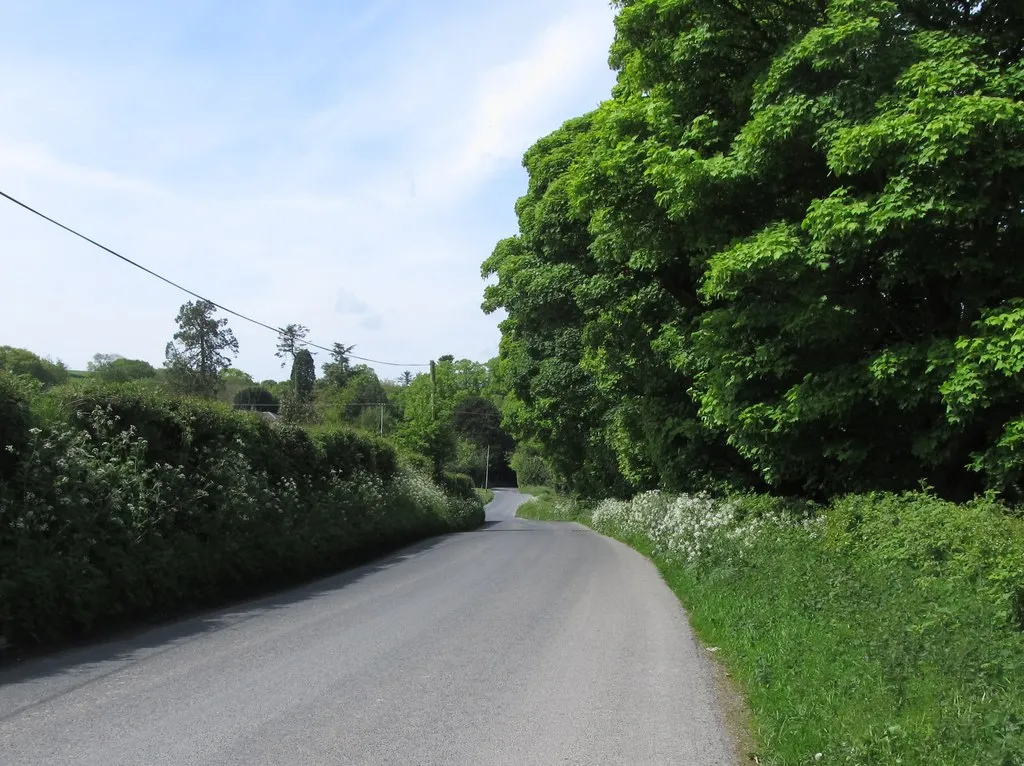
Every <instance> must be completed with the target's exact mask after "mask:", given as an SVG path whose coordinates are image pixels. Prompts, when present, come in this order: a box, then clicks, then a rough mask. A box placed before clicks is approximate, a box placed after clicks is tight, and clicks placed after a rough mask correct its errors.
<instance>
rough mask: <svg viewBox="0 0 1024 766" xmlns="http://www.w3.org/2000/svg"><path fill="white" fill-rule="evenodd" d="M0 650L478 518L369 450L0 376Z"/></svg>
mask: <svg viewBox="0 0 1024 766" xmlns="http://www.w3.org/2000/svg"><path fill="white" fill-rule="evenodd" d="M0 438H2V440H3V441H2V444H0V455H2V457H0V645H5V644H6V645H13V646H28V645H32V644H34V643H38V642H51V641H55V640H60V639H63V638H66V637H69V636H72V635H76V634H79V633H81V632H83V631H88V630H90V629H93V628H95V627H97V626H99V625H102V624H104V623H106V622H109V621H110V620H126V619H134V618H136V617H139V616H143V615H150V614H154V613H156V614H160V613H170V612H173V611H175V610H178V609H181V608H187V607H191V606H196V605H201V604H207V603H211V602H214V601H217V600H219V599H222V598H225V597H228V596H230V595H233V594H236V593H244V592H251V591H252V590H253V589H257V588H261V587H266V586H270V585H275V584H283V583H288V582H295V581H297V580H299V579H302V578H308V577H311V576H315V575H320V574H325V573H329V572H331V571H334V570H336V569H338V568H339V567H343V566H345V565H349V564H352V563H354V562H357V561H359V560H363V559H365V558H366V557H368V556H370V555H372V554H373V553H376V552H380V551H383V550H385V549H388V548H393V547H395V546H399V545H402V544H404V543H407V542H411V541H413V540H416V539H419V538H422V537H425V536H428V535H432V534H437V533H442V532H448V531H453V530H459V529H466V528H469V527H472V526H474V525H477V524H479V523H481V522H482V520H483V512H482V508H481V505H480V503H479V502H478V501H477V500H475V498H474V499H469V498H468V497H463V496H462V494H460V495H459V496H453V495H449V494H446V493H445V492H444V490H442V489H441V488H440V487H439V486H437V485H436V484H434V483H433V482H432V481H431V480H430V479H429V478H428V477H427V476H424V475H422V474H421V473H419V472H418V471H417V470H416V469H415V468H413V467H411V466H409V465H407V464H405V463H400V461H399V458H398V456H397V454H396V453H395V451H394V450H393V449H392V448H391V447H390V446H389V445H388V444H387V443H385V442H383V441H382V440H379V439H376V438H368V437H366V436H363V435H360V434H355V433H351V432H347V431H327V432H320V433H317V434H316V435H315V436H310V435H309V434H307V433H306V432H304V431H302V430H300V429H294V428H287V427H277V426H274V425H271V424H268V423H267V422H266V421H264V420H263V419H262V418H260V417H259V416H258V415H254V414H251V413H243V412H236V411H232V410H231V409H229V408H228V407H226V406H223V405H219V404H217V403H211V402H205V401H199V400H189V399H178V398H168V397H162V396H159V395H156V394H153V393H151V392H146V391H143V390H141V389H139V388H136V387H132V386H130V385H129V386H121V387H86V388H84V389H76V390H63V391H62V390H57V391H54V392H50V393H46V394H37V393H35V392H34V391H33V390H32V389H31V388H28V387H26V386H24V385H22V384H21V383H19V382H17V381H14V380H12V379H11V378H10V377H9V376H2V375H0Z"/></svg>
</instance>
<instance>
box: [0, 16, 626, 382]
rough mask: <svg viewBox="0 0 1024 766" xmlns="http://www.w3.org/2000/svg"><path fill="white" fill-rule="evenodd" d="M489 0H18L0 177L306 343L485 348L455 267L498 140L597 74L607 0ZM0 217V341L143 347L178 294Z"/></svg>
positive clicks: (490, 217)
mask: <svg viewBox="0 0 1024 766" xmlns="http://www.w3.org/2000/svg"><path fill="white" fill-rule="evenodd" d="M26 6H31V7H26ZM505 6H506V4H494V5H493V6H492V5H491V4H468V3H467V4H461V3H460V4H458V5H453V6H451V7H450V8H449V9H448V10H447V11H443V10H442V11H440V12H439V10H438V8H437V6H431V7H429V8H425V7H421V6H419V5H415V6H414V5H411V4H405V3H397V2H392V3H387V4H375V5H371V6H369V7H365V6H358V8H360V9H361V11H360V12H359V13H355V12H353V10H352V9H351V8H349V7H347V4H345V5H341V6H339V5H337V4H333V3H299V4H296V8H293V7H292V5H291V4H287V5H286V4H278V3H274V2H267V3H264V4H260V5H258V6H256V5H254V8H257V9H258V10H254V11H253V12H252V13H251V14H246V15H245V18H242V16H241V15H240V14H239V13H237V12H229V11H228V10H225V9H226V8H228V7H229V6H225V5H222V4H219V3H214V2H212V0H211V1H210V2H200V1H199V0H190V1H189V2H186V3H183V4H181V5H180V6H179V5H177V4H176V5H174V6H166V7H164V8H161V9H160V10H159V12H158V14H159V15H157V16H154V15H153V14H154V13H157V12H156V11H150V12H149V13H148V14H147V13H146V12H144V11H143V10H141V9H140V7H133V9H132V10H131V11H130V12H129V13H127V14H124V15H122V16H121V17H118V15H117V14H116V13H114V12H113V11H112V9H115V8H116V9H122V8H123V4H110V5H105V4H103V3H99V4H91V5H90V7H88V8H84V7H82V6H79V5H78V4H71V3H70V2H68V3H52V2H51V3H40V4H23V6H22V7H20V10H19V11H18V12H17V13H16V14H13V20H9V22H8V23H6V24H5V26H4V28H2V29H0V65H3V66H5V67H6V70H7V71H17V72H19V73H21V75H20V76H19V77H18V78H6V80H5V81H4V82H2V83H0V108H2V109H3V110H4V112H5V114H6V115H11V116H12V117H11V119H10V120H5V123H4V125H3V126H0V178H2V179H3V180H2V183H0V188H3V189H4V190H5V191H8V192H9V193H12V194H15V196H18V195H21V196H24V198H25V199H26V201H27V202H29V203H30V204H33V203H35V204H38V205H39V206H40V207H41V208H43V209H44V210H45V211H47V212H52V214H54V215H55V216H57V217H59V218H61V219H65V220H66V221H67V222H68V223H69V224H71V225H74V226H77V227H80V228H82V229H83V230H84V231H85V232H86V233H88V234H90V236H95V237H96V238H98V239H100V240H101V241H103V242H105V243H107V244H109V245H111V246H112V247H115V248H119V249H121V250H122V251H123V252H125V254H127V255H130V256H132V257H135V258H137V259H139V260H140V261H142V262H144V263H145V264H146V265H147V266H150V267H151V268H154V269H155V270H158V271H160V272H162V273H166V274H167V275H168V276H169V277H171V278H174V279H177V280H179V281H182V282H183V283H185V284H186V285H188V286H190V287H193V289H196V290H198V291H199V292H202V293H205V294H208V295H210V296H211V297H214V298H215V299H216V300H218V301H219V302H222V303H224V304H226V305H228V306H231V307H233V308H236V309H238V310H240V311H243V312H246V313H251V314H254V315H256V316H258V317H260V318H261V319H265V320H266V321H269V322H270V323H272V324H275V325H283V324H286V323H289V322H301V323H303V324H306V325H308V326H309V327H311V328H312V332H311V337H312V338H313V339H314V340H316V341H317V342H319V343H323V344H325V345H328V344H330V343H332V342H335V341H343V342H345V343H358V344H359V349H360V351H361V352H362V353H364V354H366V355H368V356H372V357H374V358H381V359H388V358H391V359H395V360H396V361H426V360H428V359H430V358H436V356H438V355H440V354H444V353H454V354H456V355H459V356H463V355H465V356H473V357H480V356H485V355H491V354H494V353H496V351H497V339H498V336H497V331H496V329H495V319H494V318H493V317H484V316H483V315H482V314H481V313H480V311H479V304H480V300H481V291H482V284H481V282H480V280H479V276H478V274H479V268H478V267H479V263H480V261H481V260H483V258H485V257H486V256H487V255H488V254H489V252H490V249H491V247H493V244H494V243H495V242H496V241H497V240H498V239H499V238H501V237H503V236H506V235H508V234H509V233H511V232H512V231H513V230H514V226H515V221H514V216H513V212H512V209H513V203H514V201H515V198H516V197H517V196H518V195H519V194H521V193H522V191H523V190H524V188H525V176H524V174H523V172H522V170H521V169H520V167H519V160H520V157H521V154H522V152H523V151H524V150H525V149H526V148H527V147H528V146H529V145H530V144H531V143H532V142H533V141H534V140H536V138H538V137H540V136H541V135H542V134H544V133H546V132H548V131H550V130H552V129H554V128H555V127H557V126H558V124H560V123H561V122H562V121H563V120H565V119H567V118H569V117H572V116H574V115H576V114H579V113H580V112H582V111H584V110H586V109H590V108H593V107H594V106H595V105H596V104H597V103H598V101H600V100H601V99H602V98H604V97H605V96H606V95H607V93H608V89H609V87H610V85H611V82H612V75H611V73H609V72H608V71H607V69H606V65H605V60H606V57H607V47H608V44H609V43H610V41H611V35H612V24H611V21H612V13H611V11H610V9H608V8H606V7H603V6H601V5H600V4H594V3H593V2H590V1H589V0H586V1H584V0H552V1H550V2H542V1H541V0H525V2H523V3H518V4H515V7H505ZM56 19H61V20H62V21H60V23H59V24H57V25H56V26H57V31H53V29H54V26H55V20H56ZM61 25H64V26H66V27H67V29H64V28H63V27H62V26H61ZM76 25H77V26H78V30H77V31H78V32H79V34H78V35H77V36H75V35H72V31H74V30H73V27H75V26H76ZM65 38H66V40H65ZM67 41H74V42H67ZM0 227H2V228H3V231H4V232H5V236H4V247H3V255H2V256H0V258H2V259H3V269H4V275H5V282H6V283H8V284H9V285H12V286H13V287H10V288H9V294H10V296H11V298H10V300H6V299H5V301H4V302H3V303H0V327H2V328H3V330H2V335H0V343H12V344H15V345H23V346H28V347H30V348H32V349H34V350H36V351H39V352H42V353H51V354H53V355H56V356H60V357H62V358H64V359H65V360H66V361H67V362H68V363H69V364H71V365H72V366H84V364H85V361H86V360H87V359H88V358H89V357H91V356H92V354H93V353H95V352H97V351H107V352H115V351H116V352H118V353H122V354H125V355H129V356H139V357H142V358H148V359H151V360H153V361H159V360H160V355H161V354H162V349H163V344H164V343H165V341H166V340H167V339H168V338H169V337H170V334H171V333H172V332H173V329H174V328H173V317H174V314H175V312H176V310H177V306H178V305H179V304H180V303H181V302H183V301H184V300H185V297H184V296H182V295H180V294H176V293H175V292H174V291H173V290H172V289H170V288H168V287H166V286H164V285H162V284H160V283H158V282H155V281H154V280H152V279H150V278H148V277H146V276H145V275H143V274H141V273H140V272H136V271H134V270H132V269H130V268H129V267H127V266H126V265H125V264H123V263H120V262H118V261H116V260H115V259H112V258H110V257H109V256H106V255H104V254H102V253H100V252H98V251H91V250H90V249H89V248H88V246H87V245H85V244H84V243H81V242H79V241H76V240H74V239H72V238H70V237H69V236H68V235H67V234H65V233H62V232H59V231H55V230H52V229H50V228H47V226H46V225H45V224H42V223H40V222H37V221H34V220H31V219H29V217H28V216H26V215H25V214H24V213H23V212H22V211H19V210H17V209H15V208H13V206H10V205H0ZM232 326H233V327H234V328H235V331H236V334H237V335H238V336H239V340H240V343H241V345H242V354H241V357H240V359H239V361H238V364H239V366H241V367H242V368H244V369H247V370H249V371H251V372H253V373H254V374H255V375H256V376H257V377H264V376H267V375H275V374H279V370H278V368H277V367H276V363H275V360H274V357H273V344H274V339H273V337H272V336H270V334H269V333H267V332H266V331H264V330H260V329H258V328H253V327H247V326H244V325H242V324H240V323H238V322H237V321H234V320H233V321H232ZM382 371H385V370H382ZM386 372H387V373H388V374H393V373H394V371H393V370H386Z"/></svg>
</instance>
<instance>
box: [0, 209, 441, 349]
mask: <svg viewBox="0 0 1024 766" xmlns="http://www.w3.org/2000/svg"><path fill="white" fill-rule="evenodd" d="M0 197H4V198H5V199H7V200H10V201H11V202H13V203H14V204H15V205H17V206H18V207H21V208H24V209H25V210H27V211H28V212H30V213H32V214H33V215H37V216H39V217H40V218H42V219H43V220H44V221H48V222H49V223H52V224H53V225H54V226H57V227H59V228H61V229H64V231H66V232H68V233H69V234H74V235H75V236H76V237H79V238H80V239H84V240H85V241H86V242H88V243H89V244H90V245H95V246H96V247H98V248H99V249H100V250H103V251H104V252H107V253H109V254H110V255H112V256H114V257H115V258H120V259H121V260H122V261H124V262H125V263H127V264H129V265H131V266H134V267H135V268H137V269H140V270H141V271H144V272H146V273H147V274H149V275H150V276H151V277H156V278H157V279H159V280H160V281H161V282H166V283H167V284H169V285H170V286H171V287H176V288H177V289H179V290H181V291H182V292H183V293H186V294H188V295H191V296H192V297H193V298H198V299H199V300H201V301H206V302H207V303H211V304H213V305H214V306H216V307H217V308H219V309H220V310H221V311H224V312H227V313H228V314H231V315H232V316H236V317H238V318H239V319H242V320H244V321H246V322H250V323H252V324H254V325H256V326H258V327H262V328H264V329H266V330H270V331H271V332H272V333H274V334H275V335H280V334H281V333H282V332H283V331H284V329H283V328H281V327H274V326H273V325H270V324H267V323H266V322H261V321H260V320H258V319H253V318H252V317H251V316H247V315H245V314H242V313H241V312H238V311H235V310H234V309H229V308H228V307H227V306H225V305H223V304H221V303H217V301H214V300H210V299H209V298H207V297H205V296H202V295H200V294H199V293H197V292H195V291H193V290H189V289H188V288H187V287H185V286H184V285H180V284H178V283H177V282H175V281H174V280H172V279H168V278H167V277H165V276H163V275H162V274H157V273H156V272H155V271H153V270H152V269H148V268H146V267H145V266H143V265H142V264H141V263H138V262H136V261H133V260H132V259H131V258H128V257H127V256H124V255H121V254H120V253H118V252H117V251H115V250H111V249H110V248H109V247H107V246H106V245H103V244H100V243H99V242H97V241H96V240H94V239H91V238H89V237H87V236H85V235H84V234H82V233H81V232H79V231H75V230H74V229H72V228H71V227H70V226H65V225H64V224H62V223H61V222H60V221H57V220H55V219H53V218H50V216H48V215H46V214H45V213H41V212H40V211H38V210H36V209H35V208H34V207H31V206H29V205H26V204H25V203H24V202H22V201H21V200H19V199H15V198H14V197H12V196H11V195H10V194H7V193H6V192H4V191H2V190H0ZM301 344H302V345H303V346H308V347H309V348H316V349H320V350H321V351H326V352H328V353H333V351H334V349H331V348H328V347H327V346H321V345H319V344H317V343H312V342H310V341H307V340H304V341H301ZM345 356H346V357H347V358H348V359H358V360H359V361H360V362H369V363H370V364H383V365H387V366H389V367H429V366H430V363H429V362H411V363H409V364H402V363H401V362H382V361H381V360H379V359H368V358H367V357H364V356H356V355H355V354H346V355H345Z"/></svg>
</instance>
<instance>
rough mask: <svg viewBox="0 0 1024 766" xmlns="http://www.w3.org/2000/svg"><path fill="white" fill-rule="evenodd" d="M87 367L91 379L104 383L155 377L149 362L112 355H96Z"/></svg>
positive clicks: (154, 370) (154, 369)
mask: <svg viewBox="0 0 1024 766" xmlns="http://www.w3.org/2000/svg"><path fill="white" fill-rule="evenodd" d="M88 367H89V372H91V373H92V374H93V377H94V378H96V379H97V380H101V381H103V382H104V383H129V382H131V381H133V380H148V379H151V378H155V377H156V368H154V367H153V365H151V364H150V363H149V362H146V361H143V360H142V359H125V358H124V357H121V356H114V355H113V354H96V356H94V357H93V361H91V362H89V365H88Z"/></svg>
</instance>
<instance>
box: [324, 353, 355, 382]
mask: <svg viewBox="0 0 1024 766" xmlns="http://www.w3.org/2000/svg"><path fill="white" fill-rule="evenodd" d="M354 348H355V346H346V345H345V344H344V343H335V344H334V345H333V346H332V348H331V361H329V362H325V363H324V368H323V370H324V377H323V381H324V384H325V385H327V386H330V387H332V388H344V387H345V385H346V384H347V383H348V379H349V375H350V374H351V372H352V367H351V364H350V363H349V358H348V355H349V354H350V353H351V352H352V349H354Z"/></svg>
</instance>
